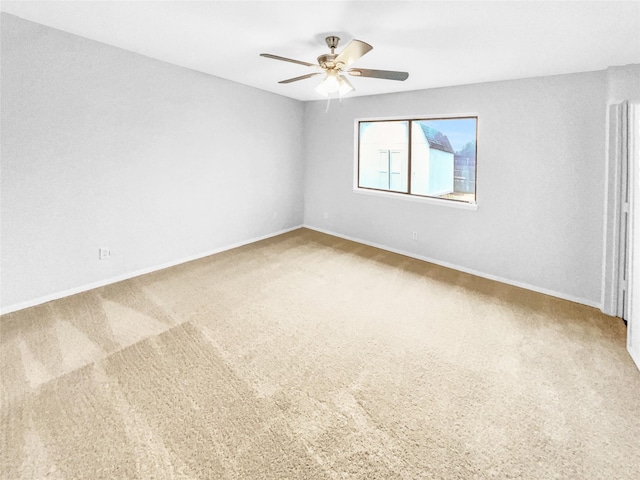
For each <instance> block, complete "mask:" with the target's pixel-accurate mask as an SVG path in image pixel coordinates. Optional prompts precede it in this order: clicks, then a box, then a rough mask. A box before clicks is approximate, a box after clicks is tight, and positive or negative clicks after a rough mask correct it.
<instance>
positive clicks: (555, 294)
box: [303, 224, 602, 310]
mask: <svg viewBox="0 0 640 480" xmlns="http://www.w3.org/2000/svg"><path fill="white" fill-rule="evenodd" d="M303 227H304V228H308V229H309V230H315V231H317V232H321V233H326V234H327V235H332V236H334V237H339V238H344V239H345V240H350V241H352V242H356V243H362V244H363V245H368V246H370V247H375V248H379V249H381V250H386V251H388V252H393V253H398V254H400V255H404V256H405V257H411V258H415V259H417V260H422V261H425V262H429V263H434V264H436V265H440V266H442V267H447V268H451V269H453V270H458V271H460V272H464V273H470V274H471V275H475V276H477V277H482V278H487V279H489V280H495V281H497V282H500V283H506V284H508V285H513V286H514V287H520V288H524V289H527V290H531V291H534V292H538V293H543V294H545V295H550V296H552V297H556V298H561V299H563V300H568V301H570V302H574V303H580V304H582V305H587V306H589V307H595V308H597V309H599V310H602V308H601V307H602V305H601V304H600V303H599V302H592V301H591V300H587V299H585V298H579V297H574V296H572V295H566V294H564V293H560V292H556V291H554V290H549V289H546V288H541V287H538V286H536V285H530V284H528V283H523V282H518V281H515V280H510V279H508V278H504V277H499V276H497V275H492V274H490V273H484V272H480V271H478V270H473V269H471V268H466V267H462V266H460V265H455V264H453V263H449V262H442V261H440V260H436V259H434V258H430V257H425V256H423V255H416V254H415V253H411V252H406V251H404V250H399V249H397V248H391V247H388V246H386V245H381V244H379V243H374V242H369V241H367V240H362V239H361V238H354V237H350V236H348V235H342V234H340V233H336V232H332V231H330V230H325V229H323V228H318V227H313V226H311V225H306V224H305V225H303Z"/></svg>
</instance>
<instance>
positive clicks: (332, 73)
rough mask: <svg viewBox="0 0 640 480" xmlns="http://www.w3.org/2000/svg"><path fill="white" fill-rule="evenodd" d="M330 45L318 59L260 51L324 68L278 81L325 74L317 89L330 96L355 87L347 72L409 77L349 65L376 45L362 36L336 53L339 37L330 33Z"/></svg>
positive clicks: (309, 65)
mask: <svg viewBox="0 0 640 480" xmlns="http://www.w3.org/2000/svg"><path fill="white" fill-rule="evenodd" d="M325 41H326V42H327V46H328V47H329V48H330V49H331V53H325V54H324V55H320V56H319V57H318V63H317V64H315V63H309V62H303V61H300V60H293V59H292V58H285V57H280V56H279V55H272V54H270V53H261V54H260V56H261V57H266V58H272V59H274V60H282V61H283V62H291V63H297V64H299V65H304V66H306V67H310V68H315V69H319V68H321V69H322V70H324V71H323V72H320V71H319V72H314V73H308V74H307V75H302V76H300V77H294V78H288V79H287V80H281V81H280V82H278V83H292V82H297V81H298V80H305V79H307V78H311V77H315V76H316V75H323V74H326V76H325V78H324V79H323V80H322V82H321V83H320V85H318V86H317V87H316V89H315V90H316V92H318V93H319V94H320V95H323V96H324V97H329V95H330V94H332V93H337V94H338V95H339V96H340V97H342V96H343V95H346V94H347V93H349V92H350V91H351V90H355V89H354V88H353V85H351V82H349V80H347V78H346V77H345V76H344V75H343V74H344V73H348V74H349V75H352V76H354V77H370V78H382V79H385V80H399V81H404V80H406V79H407V78H409V74H408V73H407V72H394V71H391V70H371V69H368V68H349V69H348V70H345V69H347V68H348V67H350V66H351V64H352V63H353V62H355V61H356V60H358V59H359V58H360V57H362V56H363V55H365V54H366V53H368V52H369V51H370V50H371V49H373V47H372V46H371V45H369V44H368V43H365V42H362V41H360V40H351V42H349V44H348V45H347V46H346V47H345V48H344V50H342V52H340V53H338V54H336V53H335V49H336V48H337V47H338V42H339V41H340V38H339V37H335V36H330V37H327V38H326V39H325Z"/></svg>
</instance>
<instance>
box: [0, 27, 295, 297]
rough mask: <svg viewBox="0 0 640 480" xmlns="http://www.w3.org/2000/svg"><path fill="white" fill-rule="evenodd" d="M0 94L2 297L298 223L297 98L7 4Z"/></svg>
mask: <svg viewBox="0 0 640 480" xmlns="http://www.w3.org/2000/svg"><path fill="white" fill-rule="evenodd" d="M1 93H2V197H1V208H2V211H1V221H2V223H1V235H2V251H1V253H2V261H1V269H2V277H1V280H2V285H1V291H0V299H1V305H2V307H8V306H11V305H16V304H20V303H21V302H27V301H31V300H34V299H38V298H41V297H46V296H48V295H55V294H56V293H59V292H64V291H67V290H70V289H74V288H78V287H82V286H84V285H90V284H92V283H95V282H100V281H103V280H106V279H109V278H116V277H119V276H123V275H127V274H129V273H131V272H136V271H139V270H144V269H149V268H153V267H155V266H158V265H163V264H166V263H170V262H174V261H177V260H179V259H182V258H189V257H191V256H196V255H198V254H201V253H204V252H208V251H211V250H215V249H220V248H222V247H225V246H228V245H232V244H236V243H242V242H243V241H248V240H251V239H254V238H258V237H261V236H264V235H268V234H271V233H275V232H278V231H281V230H283V229H287V228H290V227H293V226H297V225H300V224H301V223H302V214H303V208H302V199H303V194H302V179H303V159H302V155H301V153H302V144H301V138H302V126H301V125H302V123H301V122H302V117H303V107H302V104H301V103H300V102H297V101H295V100H291V99H287V98H285V97H280V96H277V95H273V94H270V93H266V92H263V91H260V90H257V89H253V88H249V87H246V86H243V85H240V84H237V83H233V82H229V81H226V80H223V79H220V78H216V77H211V76H208V75H205V74H201V73H197V72H195V71H191V70H187V69H184V68H180V67H176V66H172V65H169V64H166V63H162V62H159V61H156V60H153V59H150V58H147V57H144V56H141V55H137V54H133V53H130V52H127V51H125V50H121V49H118V48H114V47H111V46H107V45H104V44H101V43H98V42H94V41H91V40H87V39H84V38H82V37H78V36H74V35H71V34H67V33H64V32H61V31H58V30H54V29H51V28H47V27H44V26H41V25H38V24H35V23H31V22H27V21H24V20H21V19H19V18H17V17H14V16H11V15H7V14H2V91H1ZM99 247H109V248H110V249H111V252H112V256H111V258H110V259H109V260H103V261H99V260H98V248H99Z"/></svg>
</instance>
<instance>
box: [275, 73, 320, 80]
mask: <svg viewBox="0 0 640 480" xmlns="http://www.w3.org/2000/svg"><path fill="white" fill-rule="evenodd" d="M322 73H323V72H317V73H309V74H307V75H302V76H301V77H295V78H288V79H286V80H281V81H279V82H278V83H291V82H297V81H298V80H304V79H305V78H311V77H315V76H316V75H322Z"/></svg>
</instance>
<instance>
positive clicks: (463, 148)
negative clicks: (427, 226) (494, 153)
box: [358, 117, 478, 204]
mask: <svg viewBox="0 0 640 480" xmlns="http://www.w3.org/2000/svg"><path fill="white" fill-rule="evenodd" d="M477 120H478V119H477V117H460V118H428V119H427V118H424V119H410V120H371V121H360V122H359V131H358V187H359V188H366V189H371V190H381V191H388V192H396V193H404V194H408V195H416V196H422V197H435V198H442V199H446V200H454V201H459V202H465V203H471V204H475V203H476V132H477Z"/></svg>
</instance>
